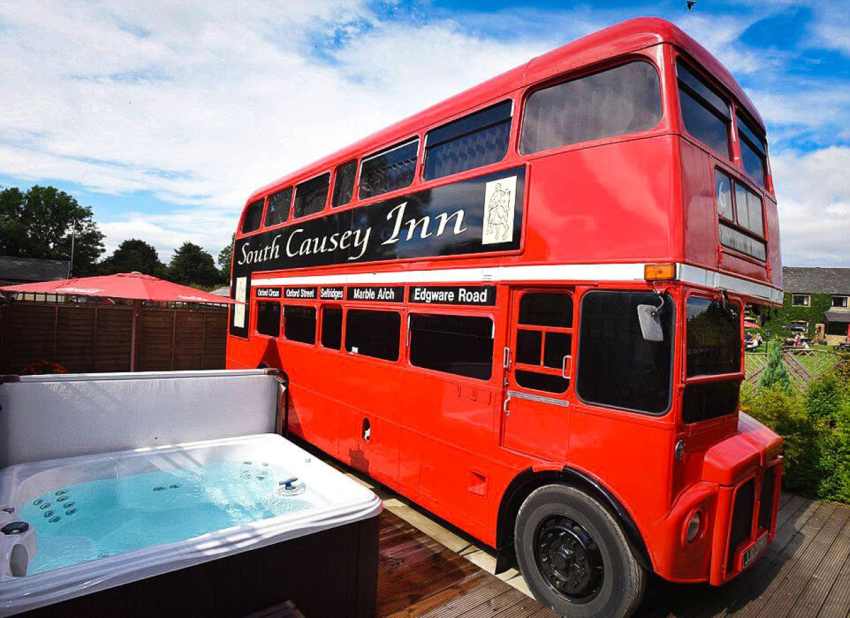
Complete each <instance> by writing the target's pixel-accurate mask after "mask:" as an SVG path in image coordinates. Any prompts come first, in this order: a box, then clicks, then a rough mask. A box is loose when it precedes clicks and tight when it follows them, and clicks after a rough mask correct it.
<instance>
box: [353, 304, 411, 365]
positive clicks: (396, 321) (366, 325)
mask: <svg viewBox="0 0 850 618" xmlns="http://www.w3.org/2000/svg"><path fill="white" fill-rule="evenodd" d="M400 330H401V315H400V314H398V313H396V312H395V311H370V310H366V309H351V310H350V311H348V314H347V315H346V321H345V349H346V350H347V351H348V352H351V353H352V354H362V355H364V356H373V357H375V358H383V359H384V360H397V359H398V350H399V333H400Z"/></svg>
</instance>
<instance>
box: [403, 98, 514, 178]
mask: <svg viewBox="0 0 850 618" xmlns="http://www.w3.org/2000/svg"><path fill="white" fill-rule="evenodd" d="M508 102H510V104H511V109H510V113H509V115H508V118H507V120H508V139H507V143H506V145H505V152H504V154H502V156H501V158H499V159H497V160H496V161H492V162H490V163H485V164H483V165H477V166H475V167H469V168H466V169H464V170H461V171H459V172H452V173H451V174H444V175H443V176H435V177H434V178H427V177H426V175H425V174H426V169H427V162H428V148H429V144H428V137H429V136H430V134H431V133H433V132H434V131H437V130H439V129H442V128H443V127H446V126H448V125H450V124H453V123H455V122H459V121H461V120H464V119H465V118H468V117H470V116H474V115H475V114H478V113H480V112H483V111H486V110H488V109H490V108H495V107H497V106H499V105H503V104H505V103H508ZM516 111H517V102H516V100H515V99H514V98H513V97H512V96H510V95H508V96H506V97H503V98H500V99H499V100H497V101H496V102H495V103H491V102H488V103H485V104H483V105H481V106H480V107H475V108H472V109H471V110H466V111H464V112H462V113H460V114H458V115H457V116H455V117H452V118H451V119H450V120H442V121H440V122H439V124H435V125H433V126H430V127H428V128H426V129H425V130H424V131H423V137H422V147H421V149H420V151H419V152H417V165H418V167H419V173H418V174H417V178H419V180H420V181H422V182H435V181H440V180H443V179H444V178H452V177H454V176H458V175H460V174H467V173H469V172H472V171H473V170H481V169H486V168H488V167H489V166H491V165H499V164H500V163H502V162H503V161H504V160H505V159H506V158H508V157H509V156H510V155H511V154H512V153H513V152H514V150H513V148H512V147H514V146H515V144H514V143H513V142H514V140H513V139H512V138H513V134H514V131H515V127H516V126H517V124H518V123H517V122H515V119H516V117H517V114H516ZM501 122H504V120H502V121H501ZM497 124H500V123H499V122H493V123H491V124H489V125H487V126H486V127H484V128H479V129H476V130H473V131H467V132H466V133H463V134H461V135H459V136H456V137H455V138H453V139H454V140H457V139H460V138H463V137H466V136H467V135H471V134H472V133H476V132H478V131H483V130H485V129H489V128H491V127H493V126H496V125H497ZM451 141H453V140H445V141H443V142H440V143H439V144H437V146H441V145H443V144H446V143H449V142H451ZM476 175H477V174H476Z"/></svg>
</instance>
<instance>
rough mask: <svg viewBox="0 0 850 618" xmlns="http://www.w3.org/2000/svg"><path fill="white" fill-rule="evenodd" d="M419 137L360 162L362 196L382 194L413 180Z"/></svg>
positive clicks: (404, 185)
mask: <svg viewBox="0 0 850 618" xmlns="http://www.w3.org/2000/svg"><path fill="white" fill-rule="evenodd" d="M418 153H419V138H418V137H417V138H415V139H412V140H410V141H409V142H405V143H403V144H398V145H397V146H392V147H391V148H388V149H387V150H384V151H383V152H379V153H378V154H374V155H372V156H371V157H367V158H365V159H363V161H362V162H361V163H360V197H361V198H367V197H373V196H375V195H381V194H382V193H387V192H389V191H393V190H395V189H400V188H402V187H406V186H407V185H409V184H410V183H412V182H413V175H414V174H415V172H416V156H417V155H418Z"/></svg>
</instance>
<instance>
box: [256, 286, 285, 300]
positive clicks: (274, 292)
mask: <svg viewBox="0 0 850 618" xmlns="http://www.w3.org/2000/svg"><path fill="white" fill-rule="evenodd" d="M257 298H280V288H257Z"/></svg>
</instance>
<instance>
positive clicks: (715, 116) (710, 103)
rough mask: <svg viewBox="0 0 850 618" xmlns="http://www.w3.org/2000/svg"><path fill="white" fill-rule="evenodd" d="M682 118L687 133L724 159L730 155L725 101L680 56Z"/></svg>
mask: <svg viewBox="0 0 850 618" xmlns="http://www.w3.org/2000/svg"><path fill="white" fill-rule="evenodd" d="M676 72H677V75H678V77H679V102H680V104H681V108H682V121H683V122H684V124H685V128H686V129H687V130H688V133H690V134H691V135H693V136H694V137H695V138H697V139H698V140H700V141H701V142H703V143H704V144H705V145H706V146H708V147H709V148H711V149H712V150H713V151H715V152H716V153H717V154H718V155H720V156H721V157H723V158H724V159H728V158H729V157H730V149H729V125H730V122H731V112H730V111H729V102H728V101H726V100H725V99H724V98H723V97H721V96H720V95H718V94H717V93H716V92H715V91H714V90H713V89H712V88H711V87H710V86H708V85H707V84H706V83H705V82H704V81H702V79H700V78H699V77H697V76H696V75H695V74H694V73H693V72H692V71H691V70H690V69H689V68H688V67H687V66H686V65H685V64H684V63H683V62H682V61H681V60H680V61H679V62H678V63H677V64H676Z"/></svg>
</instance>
